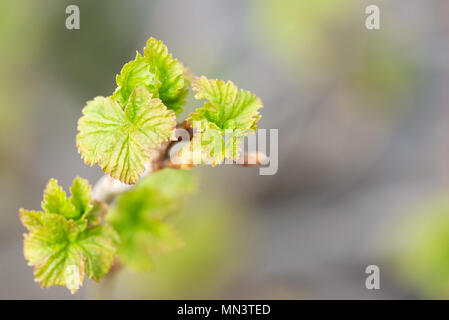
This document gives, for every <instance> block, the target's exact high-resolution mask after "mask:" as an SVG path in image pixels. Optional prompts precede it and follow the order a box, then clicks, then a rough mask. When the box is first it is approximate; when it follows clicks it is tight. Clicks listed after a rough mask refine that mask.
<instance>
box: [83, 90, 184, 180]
mask: <svg viewBox="0 0 449 320" xmlns="http://www.w3.org/2000/svg"><path fill="white" fill-rule="evenodd" d="M175 126H176V121H175V114H174V113H173V111H171V110H167V108H166V107H165V106H164V104H163V103H162V102H161V100H160V99H155V98H153V97H152V95H151V94H150V93H149V92H148V90H147V89H144V88H138V89H135V90H134V91H133V93H132V94H131V95H130V97H129V99H128V103H127V105H126V107H125V109H124V110H123V109H122V108H121V106H120V105H119V103H117V102H116V101H114V100H112V99H111V98H104V97H97V98H95V99H94V100H93V101H89V102H88V103H87V105H86V107H85V108H84V109H83V117H81V119H80V120H79V122H78V130H79V133H78V135H77V145H78V150H79V152H80V153H81V155H82V157H83V158H84V160H85V161H86V162H87V163H88V164H91V165H93V164H95V163H97V162H98V164H99V166H100V167H101V168H102V170H103V171H104V172H105V173H109V174H110V175H111V176H112V177H113V178H115V179H119V180H120V181H122V182H125V183H128V184H131V183H135V182H136V181H137V180H138V179H139V178H140V176H141V175H142V173H143V172H144V170H145V164H146V163H148V161H149V159H150V149H151V148H155V147H158V146H160V145H161V143H162V142H165V141H167V140H169V139H170V137H171V136H172V134H173V130H174V129H175Z"/></svg>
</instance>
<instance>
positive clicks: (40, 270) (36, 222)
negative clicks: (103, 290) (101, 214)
mask: <svg viewBox="0 0 449 320" xmlns="http://www.w3.org/2000/svg"><path fill="white" fill-rule="evenodd" d="M71 190H72V197H71V198H70V200H69V199H68V198H67V197H66V195H65V193H64V191H63V190H62V188H61V187H59V186H58V185H57V182H56V180H54V179H52V180H51V181H50V182H49V184H48V185H47V188H46V190H45V194H44V198H45V200H44V201H43V209H44V210H45V212H41V211H28V210H25V209H21V210H20V218H21V221H22V223H23V225H24V226H25V227H26V228H27V229H28V231H29V233H27V234H25V235H24V237H25V240H24V254H25V258H26V259H27V260H28V264H29V265H30V266H34V277H35V279H36V281H37V282H39V284H40V285H41V286H42V287H50V286H52V285H61V286H66V287H67V288H69V290H70V291H71V292H72V293H74V292H76V290H78V288H79V287H80V286H81V285H82V283H83V279H84V274H85V273H87V275H88V276H89V277H90V278H91V279H93V280H96V281H98V280H100V279H101V278H102V277H103V276H104V275H105V274H106V273H107V272H108V271H109V268H110V267H111V265H112V262H113V257H114V254H115V251H116V246H117V242H118V238H117V234H116V233H115V231H114V230H113V229H112V228H111V227H110V226H109V225H103V226H99V225H93V224H91V226H90V227H88V228H86V226H87V224H88V221H87V220H86V218H85V217H86V216H87V215H88V212H89V211H90V210H91V205H90V204H89V202H90V186H89V185H88V184H87V181H86V180H84V179H81V178H78V177H77V178H76V179H75V180H74V181H73V184H72V188H71ZM55 199H56V200H55ZM67 200H68V201H69V202H70V201H72V203H74V204H73V207H74V208H76V209H74V210H78V211H76V212H77V213H79V215H78V217H77V220H75V219H73V217H68V216H67V214H66V211H65V208H66V207H67V206H68V205H67ZM63 209H64V210H63ZM49 211H50V212H49Z"/></svg>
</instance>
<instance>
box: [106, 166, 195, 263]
mask: <svg viewBox="0 0 449 320" xmlns="http://www.w3.org/2000/svg"><path fill="white" fill-rule="evenodd" d="M194 186H195V183H194V181H193V179H192V176H191V174H190V172H187V171H184V170H174V169H163V170H160V171H157V172H155V173H152V174H150V175H148V176H147V177H145V178H144V179H142V180H141V181H140V182H139V183H138V184H137V185H136V187H135V188H134V189H132V190H130V191H128V192H127V193H125V194H123V195H122V196H120V197H119V199H118V200H117V202H116V203H115V204H114V206H113V207H112V208H111V210H110V212H109V213H108V215H107V220H108V221H109V222H110V223H111V224H112V226H113V227H114V229H115V230H116V231H117V233H118V234H119V236H120V240H121V241H120V246H119V250H118V257H119V259H120V261H121V262H122V263H124V264H125V265H126V266H128V267H130V268H132V269H134V270H137V271H145V270H148V269H151V267H152V265H153V257H154V256H155V255H158V254H160V253H164V252H168V251H171V250H174V249H176V248H179V247H181V246H182V245H183V242H182V240H181V239H180V238H179V236H178V234H177V232H176V231H175V230H174V229H173V227H172V226H171V225H170V224H169V223H168V222H167V218H169V216H170V214H171V213H173V212H175V211H177V210H178V209H179V200H180V199H181V198H182V197H181V196H182V195H183V194H185V193H190V192H192V191H193V188H194Z"/></svg>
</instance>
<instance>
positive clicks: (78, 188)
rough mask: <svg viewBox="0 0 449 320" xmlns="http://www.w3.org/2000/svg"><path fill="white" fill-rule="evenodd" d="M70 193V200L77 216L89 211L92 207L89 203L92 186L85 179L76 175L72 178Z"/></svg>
mask: <svg viewBox="0 0 449 320" xmlns="http://www.w3.org/2000/svg"><path fill="white" fill-rule="evenodd" d="M70 193H71V197H70V201H71V202H72V204H73V206H74V207H75V209H76V213H77V216H78V217H81V216H82V215H83V214H84V213H86V212H88V211H90V209H91V208H92V206H91V205H90V203H89V202H90V199H91V197H92V187H91V186H90V185H89V182H88V181H87V180H86V179H83V178H80V177H76V178H75V179H74V180H73V183H72V186H71V188H70Z"/></svg>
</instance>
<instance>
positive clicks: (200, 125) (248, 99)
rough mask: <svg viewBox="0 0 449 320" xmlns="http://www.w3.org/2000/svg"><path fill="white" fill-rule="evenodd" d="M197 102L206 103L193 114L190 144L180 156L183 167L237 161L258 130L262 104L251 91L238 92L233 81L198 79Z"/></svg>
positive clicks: (196, 88) (194, 85)
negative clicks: (244, 142)
mask: <svg viewBox="0 0 449 320" xmlns="http://www.w3.org/2000/svg"><path fill="white" fill-rule="evenodd" d="M193 90H194V91H196V92H197V94H196V95H195V98H196V99H207V102H205V103H204V106H203V107H201V108H198V109H196V110H195V112H193V113H191V114H190V117H189V119H188V121H189V123H190V124H191V126H192V127H193V129H194V136H193V139H192V141H191V142H190V144H188V145H186V146H185V147H184V148H183V149H182V150H181V153H180V157H181V159H183V161H184V163H189V162H191V163H193V164H211V165H216V164H220V163H221V162H222V161H223V160H224V159H225V158H228V159H232V160H236V159H237V158H238V155H239V152H240V149H239V144H240V143H241V142H242V140H243V138H244V137H245V136H247V135H248V134H250V133H252V132H254V131H256V130H257V122H258V121H259V119H260V114H259V111H258V110H259V109H260V108H262V102H261V100H260V99H259V98H258V97H257V96H256V95H254V94H252V93H251V92H249V91H245V90H239V89H238V88H237V86H236V85H235V84H234V83H232V82H231V81H228V82H224V81H221V80H209V79H207V78H206V77H200V78H197V79H196V80H195V81H194V83H193Z"/></svg>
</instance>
